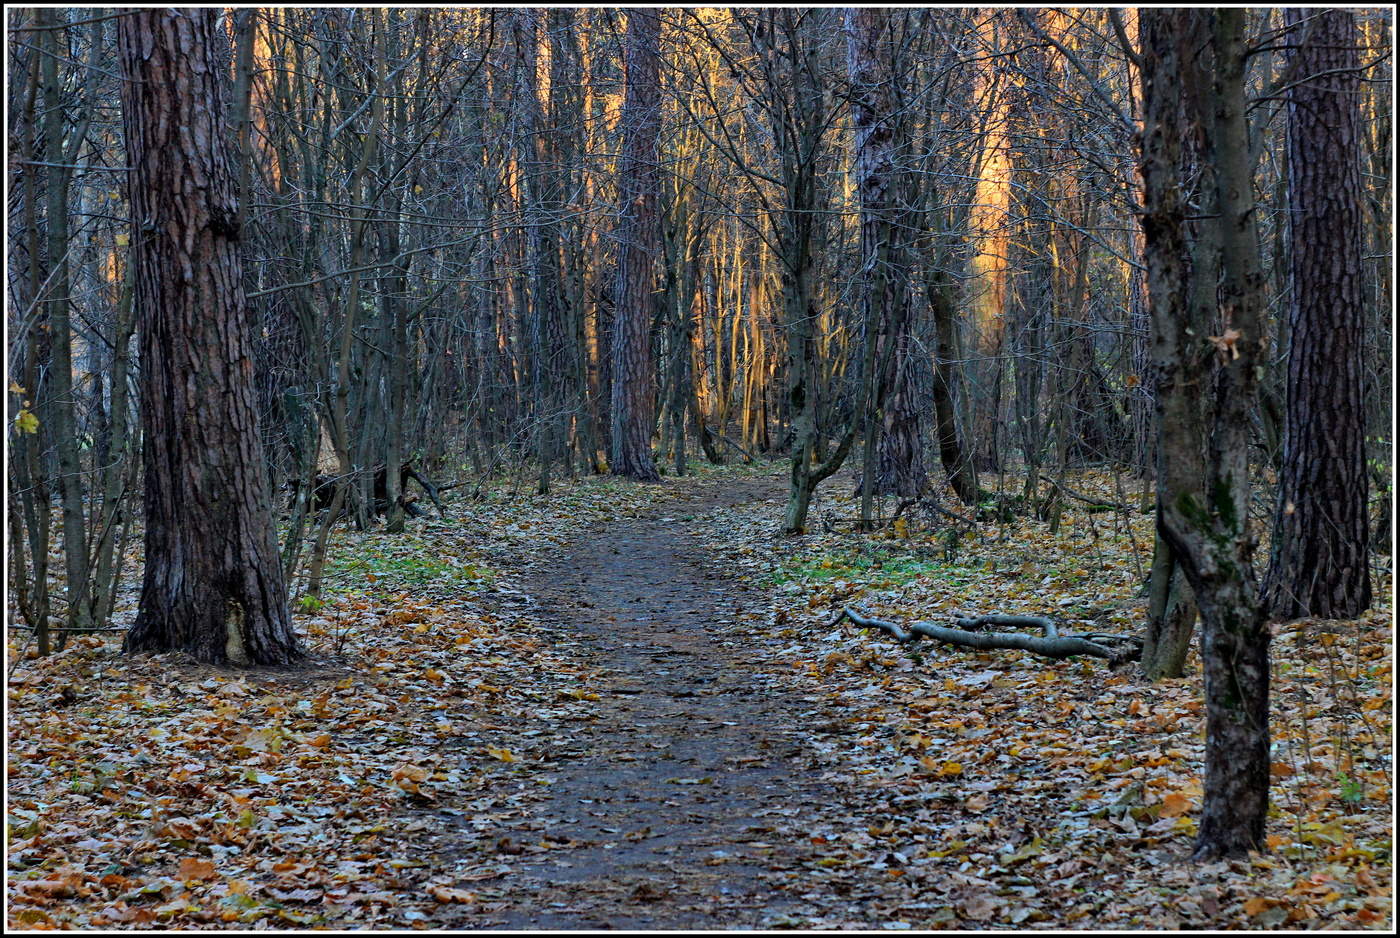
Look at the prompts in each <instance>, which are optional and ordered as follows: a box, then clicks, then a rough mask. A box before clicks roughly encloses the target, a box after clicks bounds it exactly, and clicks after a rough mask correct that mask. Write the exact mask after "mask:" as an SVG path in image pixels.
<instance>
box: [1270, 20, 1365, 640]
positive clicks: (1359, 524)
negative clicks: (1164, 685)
mask: <svg viewBox="0 0 1400 938" xmlns="http://www.w3.org/2000/svg"><path fill="white" fill-rule="evenodd" d="M1284 14H1285V17H1286V22H1287V23H1288V24H1289V26H1290V27H1292V28H1293V29H1294V30H1295V33H1296V35H1295V36H1294V37H1293V38H1290V40H1289V41H1290V43H1292V44H1294V45H1296V46H1297V51H1296V52H1295V53H1294V55H1296V56H1297V57H1298V60H1299V61H1298V65H1297V70H1296V74H1297V75H1298V76H1300V78H1302V79H1304V80H1303V81H1302V83H1301V84H1300V85H1299V86H1298V87H1296V88H1294V89H1293V91H1292V94H1291V98H1290V100H1289V104H1288V170H1289V180H1288V204H1289V213H1288V217H1289V222H1290V238H1289V241H1290V245H1289V250H1288V261H1289V272H1290V277H1291V280H1292V290H1291V291H1290V292H1289V294H1288V299H1289V304H1288V319H1289V335H1290V340H1289V348H1288V394H1287V398H1288V402H1287V408H1286V417H1285V424H1284V443H1283V466H1282V471H1281V472H1280V474H1279V490H1278V507H1277V510H1276V512H1275V514H1274V538H1273V557H1272V561H1271V563H1270V566H1269V573H1268V576H1267V578H1266V580H1265V584H1266V586H1265V593H1266V596H1267V606H1268V608H1269V610H1270V612H1271V613H1272V614H1273V615H1274V616H1275V617H1278V618H1280V619H1294V618H1298V617H1301V616H1321V617H1325V618H1336V619H1350V618H1354V617H1355V616H1359V615H1360V614H1361V613H1362V612H1364V611H1365V610H1366V608H1367V607H1368V606H1370V605H1371V577H1370V569H1369V565H1368V562H1369V559H1370V544H1369V532H1368V530H1367V513H1366V509H1367V505H1366V496H1367V484H1368V476H1367V472H1366V459H1365V443H1366V412H1365V405H1364V401H1363V399H1362V395H1363V382H1364V379H1363V361H1362V351H1363V348H1364V342H1365V311H1366V297H1365V287H1364V284H1363V282H1362V254H1363V247H1364V228H1363V220H1362V216H1361V211H1362V200H1363V191H1362V186H1361V165H1360V164H1361V115H1360V113H1359V111H1358V106H1357V101H1358V100H1359V90H1360V72H1359V70H1358V66H1359V61H1358V53H1357V44H1358V42H1359V39H1358V36H1357V32H1356V21H1355V14H1353V13H1352V12H1351V11H1349V10H1341V9H1330V10H1298V9H1289V10H1285V11H1284ZM1311 75H1323V76H1325V77H1321V78H1315V79H1312V80H1307V76H1311Z"/></svg>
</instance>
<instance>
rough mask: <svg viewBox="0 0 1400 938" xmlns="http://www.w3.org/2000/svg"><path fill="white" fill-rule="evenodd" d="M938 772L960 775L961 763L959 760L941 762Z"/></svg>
mask: <svg viewBox="0 0 1400 938" xmlns="http://www.w3.org/2000/svg"><path fill="white" fill-rule="evenodd" d="M938 774H939V775H961V774H962V763H961V762H945V763H943V766H942V767H941V768H940V769H939V770H938Z"/></svg>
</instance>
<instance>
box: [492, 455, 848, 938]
mask: <svg viewBox="0 0 1400 938" xmlns="http://www.w3.org/2000/svg"><path fill="white" fill-rule="evenodd" d="M775 494H777V488H776V486H775V483H774V481H772V480H764V481H759V482H751V483H742V484H737V485H736V484H732V483H730V484H726V485H724V486H723V487H722V488H706V489H702V490H699V491H698V492H697V494H696V497H695V498H693V499H687V500H684V501H679V502H668V503H666V504H665V505H664V506H663V507H661V508H660V509H659V510H658V511H657V512H656V515H655V516H654V517H649V518H644V519H640V520H631V521H626V522H621V523H615V524H611V525H608V526H606V527H603V528H601V529H597V530H595V531H594V532H593V533H592V534H590V535H586V536H581V537H578V538H576V539H575V540H573V541H571V542H569V543H567V544H565V545H563V546H562V547H561V549H560V550H559V552H558V553H557V554H556V555H554V557H553V558H552V560H551V561H550V562H549V563H548V564H546V565H541V566H540V567H537V568H536V569H534V570H532V571H530V575H529V578H528V579H527V581H526V583H527V589H528V590H529V591H530V592H531V594H532V595H533V596H534V598H535V599H536V602H537V604H538V606H537V614H538V616H539V618H540V619H541V620H542V621H544V622H546V623H550V624H553V625H555V626H557V627H558V628H559V629H560V630H561V632H562V633H563V634H564V635H565V636H567V637H569V638H572V639H574V640H575V642H576V647H577V649H578V650H579V651H580V652H581V654H582V657H583V658H584V659H585V662H586V663H587V664H588V665H590V666H593V667H597V668H599V669H601V670H602V672H603V675H604V676H603V679H602V681H601V685H600V686H599V687H597V688H596V690H597V692H598V693H599V695H600V697H601V700H600V701H599V703H598V704H597V706H598V708H599V716H598V719H597V720H596V721H595V722H592V723H590V724H588V725H586V726H584V727H581V728H580V730H579V732H578V734H577V735H576V737H574V744H575V746H574V750H573V751H572V752H569V753H563V754H561V755H565V756H570V758H566V759H562V760H561V765H560V768H559V769H558V771H557V775H558V779H557V781H556V782H555V783H554V784H553V785H552V786H551V789H550V790H551V793H552V799H551V800H550V801H547V802H545V803H544V804H542V805H540V806H539V807H538V809H537V811H536V812H535V817H536V818H537V819H541V820H547V821H548V830H549V836H550V837H551V838H553V839H560V838H569V839H572V840H576V841H580V842H583V843H584V844H587V846H581V847H575V848H574V849H568V850H559V851H557V852H551V853H549V854H546V855H544V856H541V857H535V858H531V860H530V862H528V863H524V864H521V865H518V866H517V867H516V869H515V871H514V873H513V874H512V876H511V880H512V887H513V888H512V890H511V891H512V892H513V893H515V895H516V899H515V901H514V902H513V903H512V906H513V907H512V908H510V909H506V910H502V913H500V917H502V918H504V919H505V921H504V923H503V924H505V925H506V927H511V928H607V927H614V928H704V927H710V928H717V927H718V928H724V927H728V928H733V927H746V926H747V927H754V926H757V925H759V924H760V922H761V920H762V919H763V918H764V917H765V916H771V915H773V914H777V913H781V912H784V911H788V910H792V911H795V910H796V906H795V905H793V904H791V901H790V900H787V899H786V898H785V897H784V894H783V893H782V892H777V891H775V889H774V886H775V883H773V882H772V879H773V876H772V874H771V873H770V872H769V871H770V869H783V868H790V867H791V866H792V864H794V863H796V862H800V861H801V859H802V858H803V855H804V845H803V844H801V843H793V842H787V843H784V842H782V841H783V840H788V841H792V840H795V838H783V837H781V836H780V835H775V833H774V832H773V826H774V824H775V821H781V820H784V819H783V818H782V817H781V816H780V815H778V814H777V812H779V811H784V812H787V813H788V814H789V815H791V813H792V811H793V809H797V810H799V811H800V812H802V816H811V812H821V811H822V806H824V805H825V806H831V805H833V804H835V803H839V801H838V794H839V793H837V792H833V791H831V790H829V786H824V785H822V784H821V783H819V782H817V781H815V780H814V777H815V776H816V775H817V774H818V773H817V772H815V771H814V770H813V767H812V765H811V764H810V762H809V757H810V753H809V752H808V751H807V750H806V749H805V748H804V747H803V745H802V738H803V737H804V736H805V735H806V731H804V729H803V728H802V726H801V725H800V722H799V721H798V720H797V719H796V718H795V715H796V714H797V713H800V712H801V711H803V710H804V709H810V708H811V706H812V704H811V703H810V702H804V701H803V700H802V699H801V698H800V697H797V696H795V695H790V694H784V693H783V692H782V691H781V690H780V689H773V688H771V687H768V686H767V685H764V684H762V683H761V682H762V678H761V677H759V676H758V675H757V673H756V669H755V668H754V666H753V664H752V663H751V662H750V661H748V660H746V653H745V643H744V642H743V640H742V639H738V638H736V637H734V636H732V635H729V634H727V633H726V631H725V630H724V628H723V624H724V623H725V622H726V621H728V620H729V619H730V618H731V617H733V616H734V614H735V613H736V611H740V610H744V609H753V608H759V604H761V603H763V602H764V601H765V597H764V596H763V595H762V594H761V593H759V592H757V591H756V590H753V589H752V588H746V587H745V586H743V585H741V584H739V583H737V582H735V581H734V580H731V579H729V578H727V577H725V576H723V574H721V573H718V572H716V571H715V570H713V569H710V568H707V566H706V564H705V560H704V554H703V551H702V550H701V549H699V548H698V546H697V545H696V544H695V543H694V538H692V537H690V536H689V535H688V534H687V529H688V527H689V525H688V523H687V519H690V518H693V517H695V516H698V515H700V514H703V513H704V512H707V511H711V510H714V509H716V508H718V507H722V506H732V505H736V504H740V503H743V502H745V501H749V500H752V499H755V498H758V497H764V496H771V495H775ZM770 838H775V839H770Z"/></svg>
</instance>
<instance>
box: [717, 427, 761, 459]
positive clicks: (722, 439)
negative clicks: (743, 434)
mask: <svg viewBox="0 0 1400 938" xmlns="http://www.w3.org/2000/svg"><path fill="white" fill-rule="evenodd" d="M717 438H718V439H719V441H720V442H721V443H727V444H729V445H730V446H732V447H734V448H735V449H737V450H738V451H739V453H740V455H742V456H743V457H744V463H745V464H746V465H752V464H753V453H750V452H749V451H748V450H746V449H744V447H742V446H740V445H739V444H738V443H735V442H734V441H733V440H731V439H730V438H729V437H727V436H725V435H724V434H723V433H720V434H718V435H717Z"/></svg>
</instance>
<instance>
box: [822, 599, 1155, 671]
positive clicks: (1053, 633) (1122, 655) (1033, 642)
mask: <svg viewBox="0 0 1400 938" xmlns="http://www.w3.org/2000/svg"><path fill="white" fill-rule="evenodd" d="M843 619H850V620H851V621H852V622H854V623H855V624H856V625H859V626H862V627H865V628H876V629H880V630H881V631H883V632H886V633H888V634H889V635H890V636H891V637H892V638H894V640H895V641H897V642H899V643H900V644H912V643H913V642H916V641H918V640H919V639H920V638H931V639H933V640H934V641H938V642H943V643H944V644H947V645H957V646H960V647H963V648H976V649H980V650H982V651H988V650H991V649H994V648H1017V649H1020V650H1021V651H1028V652H1030V653H1031V654H1034V655H1040V656H1041V657H1043V658H1053V659H1056V660H1059V659H1063V658H1070V657H1073V656H1075V655H1091V656H1093V657H1095V658H1104V659H1107V661H1108V663H1109V666H1110V667H1116V666H1118V665H1120V664H1123V663H1124V662H1127V661H1136V660H1137V659H1138V658H1139V657H1141V655H1142V643H1141V642H1140V641H1139V640H1137V639H1135V638H1131V637H1129V636H1126V635H1103V634H1095V635H1094V636H1092V638H1090V637H1088V636H1084V635H1061V634H1060V631H1059V628H1058V627H1057V625H1056V624H1055V620H1054V619H1051V618H1050V617H1049V616H1025V615H1000V614H996V615H985V616H977V617H975V618H966V617H960V618H957V619H955V620H954V621H955V622H956V623H957V626H956V627H955V628H950V627H948V626H942V625H933V624H931V623H928V622H913V623H910V624H909V625H908V626H907V627H901V626H899V625H896V624H895V623H893V622H886V621H885V620H883V619H876V618H874V617H873V616H867V615H865V614H864V613H863V612H861V611H860V610H859V609H856V608H854V607H851V606H846V607H845V608H843V609H842V610H841V614H840V615H839V616H837V617H836V621H835V622H833V623H832V624H833V625H837V624H839V623H840V622H841V621H842V620H843ZM989 625H998V626H1010V627H1013V628H1017V627H1019V628H1037V629H1040V631H1041V634H1040V635H1027V634H1025V633H1023V632H992V631H984V629H985V627H986V626H989ZM1105 642H1121V643H1123V644H1125V645H1126V646H1127V647H1126V648H1123V649H1113V648H1110V647H1108V645H1106V644H1105Z"/></svg>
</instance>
